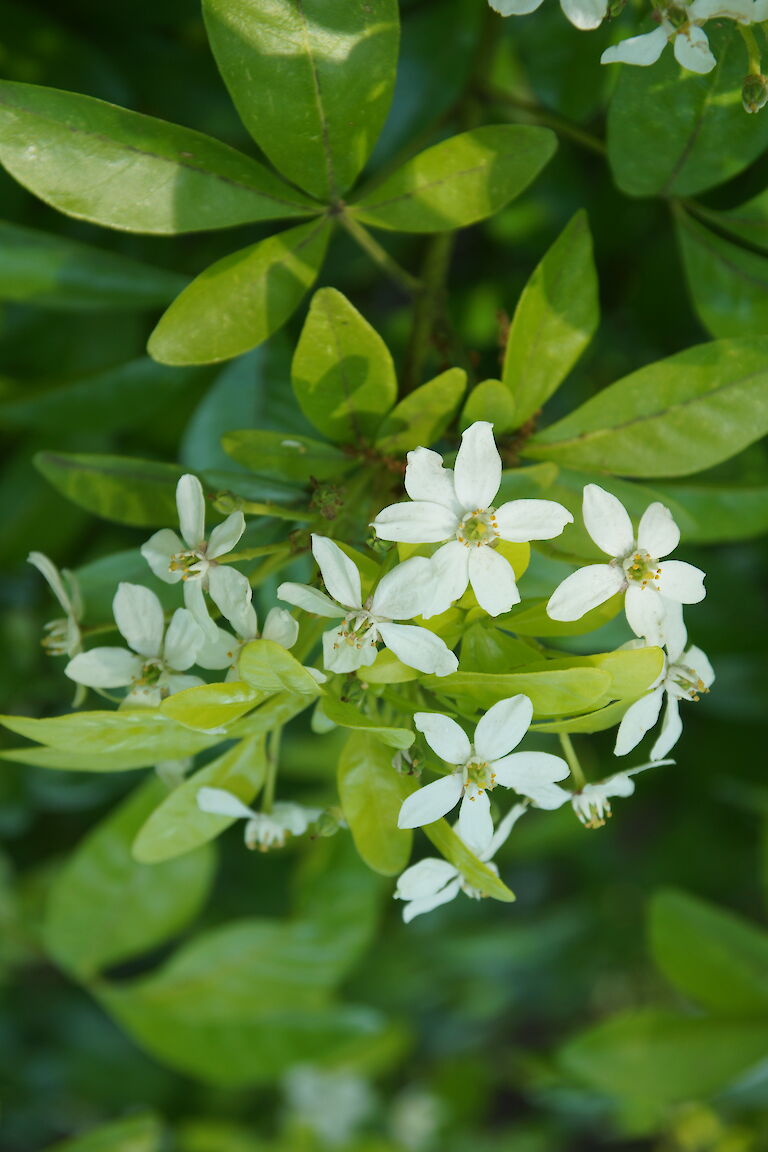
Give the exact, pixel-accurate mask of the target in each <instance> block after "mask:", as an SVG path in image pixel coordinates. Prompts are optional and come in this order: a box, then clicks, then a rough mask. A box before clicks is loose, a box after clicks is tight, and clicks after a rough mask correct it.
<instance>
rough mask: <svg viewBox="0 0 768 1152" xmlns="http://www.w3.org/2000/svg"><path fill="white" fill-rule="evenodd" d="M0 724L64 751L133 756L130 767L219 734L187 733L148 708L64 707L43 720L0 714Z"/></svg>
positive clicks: (187, 752)
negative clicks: (92, 709) (77, 709)
mask: <svg viewBox="0 0 768 1152" xmlns="http://www.w3.org/2000/svg"><path fill="white" fill-rule="evenodd" d="M0 724H3V725H4V727H6V728H8V729H9V730H10V731H11V732H15V733H16V734H17V735H18V736H26V737H27V739H29V740H37V741H39V742H40V743H41V744H46V745H47V746H48V747H50V748H58V749H61V750H62V751H64V752H67V753H68V754H70V755H76V754H77V753H79V752H83V753H85V754H86V755H88V756H96V755H102V756H109V755H111V754H113V753H114V754H116V755H117V756H119V757H123V756H124V757H126V758H131V757H133V758H134V763H133V764H132V765H131V766H132V767H135V768H139V767H144V766H146V765H151V764H156V763H157V762H158V761H159V760H175V759H180V758H183V757H185V756H194V754H195V752H200V751H201V750H202V749H203V748H210V747H211V745H213V744H216V743H218V741H219V740H220V739H221V737H220V736H208V735H206V734H205V733H202V732H191V731H190V730H189V729H188V728H183V727H182V726H181V725H180V724H177V723H176V721H175V720H169V719H168V718H167V717H166V716H163V715H161V714H160V713H158V712H153V711H151V710H150V709H148V708H137V709H134V710H133V711H127V710H126V711H121V712H70V713H69V714H68V715H66V716H52V717H50V718H48V719H45V720H35V719H33V718H32V717H29V716H0ZM124 766H125V767H128V766H129V765H127V764H124Z"/></svg>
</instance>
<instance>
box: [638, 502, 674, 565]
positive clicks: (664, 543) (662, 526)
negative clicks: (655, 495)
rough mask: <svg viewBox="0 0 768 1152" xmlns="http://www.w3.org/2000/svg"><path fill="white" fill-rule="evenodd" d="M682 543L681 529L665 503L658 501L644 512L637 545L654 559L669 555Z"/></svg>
mask: <svg viewBox="0 0 768 1152" xmlns="http://www.w3.org/2000/svg"><path fill="white" fill-rule="evenodd" d="M679 543H680V529H679V528H678V526H677V524H675V521H674V520H673V519H672V513H671V512H670V510H669V508H667V506H666V505H665V504H660V503H659V502H658V501H656V502H655V503H653V504H649V505H648V507H647V508H646V510H645V512H643V515H642V518H641V520H640V525H639V527H638V529H637V547H638V548H639V549H640V551H641V552H647V553H648V555H649V556H652V557H653V559H654V560H659V559H661V557H662V556H669V554H670V552H674V550H675V548H677V546H678V544H679Z"/></svg>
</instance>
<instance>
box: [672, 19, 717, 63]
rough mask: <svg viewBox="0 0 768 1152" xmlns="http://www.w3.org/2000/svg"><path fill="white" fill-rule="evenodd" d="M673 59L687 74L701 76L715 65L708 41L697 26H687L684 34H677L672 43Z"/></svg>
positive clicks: (701, 29)
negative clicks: (685, 69) (694, 73)
mask: <svg viewBox="0 0 768 1152" xmlns="http://www.w3.org/2000/svg"><path fill="white" fill-rule="evenodd" d="M672 47H673V48H674V52H675V59H676V60H677V62H678V64H682V66H683V68H687V69H688V71H689V72H698V73H699V75H701V76H703V75H705V74H706V73H707V72H711V71H712V69H713V68H714V67H715V65H716V64H717V60H715V58H714V56H713V55H712V50H711V49H710V47H709V40H708V39H707V34H706V32H705V31H704V29H703V28H699V26H698V25H697V24H689V25H688V27H687V29H686V30H685V32H678V33H677V35H676V36H675V38H674V40H673V41H672Z"/></svg>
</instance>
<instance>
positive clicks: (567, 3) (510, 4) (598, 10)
mask: <svg viewBox="0 0 768 1152" xmlns="http://www.w3.org/2000/svg"><path fill="white" fill-rule="evenodd" d="M542 2H543V0H489V3H490V6H491V8H493V10H494V12H498V13H499V15H500V16H526V15H527V14H528V13H529V12H535V11H536V9H537V8H540V7H541V4H542ZM560 7H561V8H562V10H563V14H564V15H565V16H566V17H567V18H568V19H569V20H570V22H571V24H573V25H574V27H576V28H580V29H581V30H582V31H583V32H587V31H590V30H591V29H592V28H597V27H598V26H599V25H600V24H601V23H602V21H603V19H604V17H605V14H606V12H607V11H608V0H560Z"/></svg>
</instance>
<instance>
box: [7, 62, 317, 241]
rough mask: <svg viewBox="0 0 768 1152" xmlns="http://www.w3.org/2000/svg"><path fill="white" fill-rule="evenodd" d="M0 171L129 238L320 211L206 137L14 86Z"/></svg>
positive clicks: (84, 100) (85, 100)
mask: <svg viewBox="0 0 768 1152" xmlns="http://www.w3.org/2000/svg"><path fill="white" fill-rule="evenodd" d="M0 162H2V164H3V165H4V166H5V167H6V168H7V169H8V171H9V172H10V173H11V175H12V176H14V177H15V178H16V179H17V180H18V181H19V183H20V184H23V185H24V187H25V188H28V189H29V190H30V192H34V194H35V195H36V196H39V197H40V199H41V200H45V201H46V203H47V204H51V205H52V206H53V207H54V208H58V210H59V211H60V212H66V213H67V215H69V216H76V217H77V218H78V219H80V220H89V221H90V222H91V223H93V224H103V225H105V226H106V227H107V228H118V229H121V230H123V231H126V232H150V233H176V232H198V231H200V230H202V229H207V228H228V227H230V226H231V225H233V224H247V223H249V222H250V221H255V220H275V219H279V218H281V217H287V216H307V215H312V214H313V212H314V210H315V209H314V208H313V205H312V203H311V201H309V200H307V199H306V197H304V196H302V195H301V193H299V192H296V191H295V190H294V189H293V188H290V187H289V186H288V185H287V184H285V183H284V182H283V181H282V180H281V179H280V178H279V177H278V176H275V175H274V174H273V173H272V172H270V171H268V169H266V168H264V167H263V165H261V164H259V163H257V161H255V160H252V159H251V158H250V157H249V156H244V155H243V154H242V153H241V152H237V151H236V150H235V149H234V148H230V147H229V146H228V145H226V144H221V143H220V142H219V141H218V140H213V139H211V138H210V137H209V136H204V135H203V134H202V133H201V132H194V131H192V130H191V129H189V128H180V127H178V126H177V125H175V124H168V123H166V122H165V121H164V120H155V119H154V118H153V117H151V116H141V115H139V113H137V112H129V111H127V110H126V109H124V108H117V107H115V105H114V104H106V103H104V101H103V100H94V99H93V98H92V97H90V96H80V95H78V94H77V93H75V92H61V91H58V90H57V89H55V88H40V87H38V86H37V85H34V84H15V83H11V82H9V81H7V80H5V81H2V82H0Z"/></svg>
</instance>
